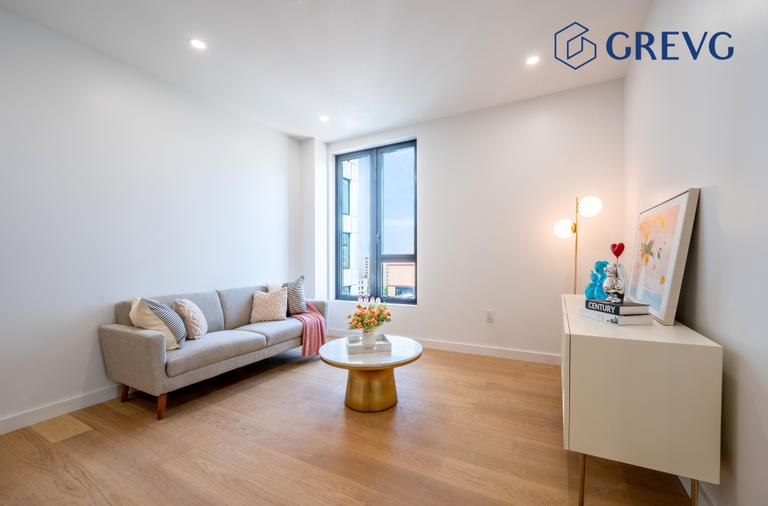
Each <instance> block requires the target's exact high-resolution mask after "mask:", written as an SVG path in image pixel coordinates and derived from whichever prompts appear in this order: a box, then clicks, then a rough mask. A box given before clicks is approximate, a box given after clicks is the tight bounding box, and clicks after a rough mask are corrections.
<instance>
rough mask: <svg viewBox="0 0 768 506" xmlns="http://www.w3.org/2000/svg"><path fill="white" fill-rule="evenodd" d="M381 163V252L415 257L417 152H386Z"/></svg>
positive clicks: (403, 150) (403, 149)
mask: <svg viewBox="0 0 768 506" xmlns="http://www.w3.org/2000/svg"><path fill="white" fill-rule="evenodd" d="M380 164H381V168H380V172H381V253H382V254H383V255H412V254H414V253H415V252H416V251H415V244H414V241H415V223H416V149H415V148H414V147H413V146H408V147H406V148H402V149H397V150H394V151H386V152H384V153H382V155H381V159H380Z"/></svg>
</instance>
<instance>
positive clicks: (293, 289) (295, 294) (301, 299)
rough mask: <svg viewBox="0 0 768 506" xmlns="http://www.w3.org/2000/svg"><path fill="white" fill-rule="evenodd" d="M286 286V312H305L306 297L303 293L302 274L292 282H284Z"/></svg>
mask: <svg viewBox="0 0 768 506" xmlns="http://www.w3.org/2000/svg"><path fill="white" fill-rule="evenodd" d="M285 286H286V288H288V313H289V314H299V313H306V312H307V297H306V295H305V294H304V276H303V275H302V276H299V279H297V280H296V281H294V282H293V283H286V285H285Z"/></svg>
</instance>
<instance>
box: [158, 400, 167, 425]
mask: <svg viewBox="0 0 768 506" xmlns="http://www.w3.org/2000/svg"><path fill="white" fill-rule="evenodd" d="M167 400H168V394H160V395H158V396H157V419H158V420H162V419H163V418H165V403H166V401H167Z"/></svg>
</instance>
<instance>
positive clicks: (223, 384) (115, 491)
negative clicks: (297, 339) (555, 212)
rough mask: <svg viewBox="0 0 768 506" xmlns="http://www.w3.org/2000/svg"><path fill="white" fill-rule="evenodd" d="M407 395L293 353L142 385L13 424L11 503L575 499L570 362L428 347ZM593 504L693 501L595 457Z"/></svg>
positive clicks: (0, 444)
mask: <svg viewBox="0 0 768 506" xmlns="http://www.w3.org/2000/svg"><path fill="white" fill-rule="evenodd" d="M395 375H396V380H397V389H398V397H399V402H398V404H397V405H396V406H395V407H394V408H393V409H390V410H387V411H384V412H381V413H357V412H354V411H351V410H349V409H346V408H345V407H344V389H345V385H346V371H343V370H340V369H336V368H333V367H329V366H327V365H325V364H323V363H322V362H320V361H319V360H312V359H310V360H307V359H302V358H301V357H299V354H298V352H289V353H286V354H283V355H281V356H278V357H273V358H272V359H269V360H266V361H264V362H261V363H258V364H254V365H252V366H249V367H247V368H244V369H243V370H241V371H240V373H239V374H238V373H229V374H224V375H221V376H219V377H217V378H213V379H211V380H209V381H205V382H203V383H201V384H198V385H194V386H191V387H188V388H185V389H182V390H180V391H177V392H172V393H171V394H170V395H169V397H168V414H167V417H166V419H164V420H161V421H157V420H155V398H154V397H151V396H148V395H144V394H141V393H134V394H133V395H132V396H131V397H130V399H129V401H128V402H127V403H120V402H118V401H117V400H113V401H109V402H105V403H102V404H98V405H95V406H91V407H89V408H86V409H83V410H80V411H76V412H74V413H71V414H69V415H65V416H63V417H58V418H55V419H52V420H49V421H47V422H43V423H40V424H37V425H35V426H32V427H27V428H25V429H21V430H18V431H15V432H12V433H9V434H5V435H3V436H0V504H24V505H30V504H116V505H118V504H119V505H144V504H180V505H181V504H184V505H197V504H201V505H202V504H285V505H294V504H301V505H307V504H309V505H313V504H318V505H325V504H328V505H335V504H341V505H355V504H375V505H410V504H440V505H444V504H445V505H449V504H462V505H467V504H478V505H496V504H513V505H521V506H522V505H525V506H530V505H566V504H575V502H576V499H577V496H576V487H577V480H578V458H577V456H575V455H572V454H569V453H568V452H566V451H564V450H563V448H562V414H561V413H562V411H561V404H560V402H561V401H560V369H559V367H557V366H552V365H543V364H534V363H530V362H519V361H513V360H506V359H500V358H493V357H482V356H476V355H464V354H459V353H451V352H445V351H436V350H426V351H425V352H424V355H423V357H422V358H421V359H420V360H418V361H416V362H414V363H413V364H410V365H408V366H405V367H403V368H400V369H397V370H396V373H395ZM586 493H587V503H588V504H589V505H590V506H593V505H594V506H597V505H638V506H639V505H671V506H675V505H680V506H683V505H686V504H688V498H687V496H686V495H685V492H684V490H683V488H682V486H681V485H680V483H679V481H678V480H677V478H676V477H675V476H671V475H668V474H663V473H658V472H655V471H649V470H647V469H641V468H638V467H634V466H629V465H624V464H619V463H616V462H610V461H607V460H603V459H598V458H591V457H590V458H589V460H588V467H587V492H586Z"/></svg>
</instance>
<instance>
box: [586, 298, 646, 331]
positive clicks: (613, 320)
mask: <svg viewBox="0 0 768 506" xmlns="http://www.w3.org/2000/svg"><path fill="white" fill-rule="evenodd" d="M581 313H582V314H583V315H584V316H586V317H587V318H592V319H593V320H598V321H601V322H605V323H610V324H613V325H650V324H651V323H653V318H652V317H651V315H650V313H649V306H648V304H640V303H638V302H630V301H628V300H625V301H624V302H620V303H614V302H608V301H605V300H594V299H587V300H586V302H585V305H584V309H582V310H581Z"/></svg>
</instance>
